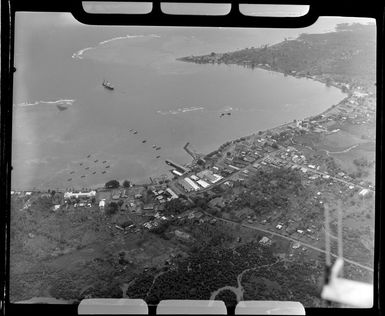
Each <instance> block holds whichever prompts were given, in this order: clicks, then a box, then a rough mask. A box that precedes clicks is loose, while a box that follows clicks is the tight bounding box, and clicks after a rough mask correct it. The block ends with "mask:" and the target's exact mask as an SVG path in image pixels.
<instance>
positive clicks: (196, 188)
mask: <svg viewBox="0 0 385 316" xmlns="http://www.w3.org/2000/svg"><path fill="white" fill-rule="evenodd" d="M184 180H185V181H186V182H187V183H188V184H189V185H190V186H191V187H192V188H193V189H194V190H195V191H198V190H199V189H200V187H199V185H197V184H196V183H195V182H194V181H193V180H191V179H190V178H189V177H186V178H184Z"/></svg>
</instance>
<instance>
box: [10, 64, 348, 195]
mask: <svg viewBox="0 0 385 316" xmlns="http://www.w3.org/2000/svg"><path fill="white" fill-rule="evenodd" d="M181 61H183V62H191V63H195V62H193V61H184V60H181ZM208 64H210V63H208ZM220 64H221V63H218V65H220ZM232 65H235V66H238V67H241V66H243V64H239V63H233V64H232ZM255 68H258V69H261V70H266V71H271V72H275V73H281V74H284V72H282V71H280V70H279V69H272V68H270V67H266V66H263V65H261V66H255ZM250 70H251V69H250ZM285 76H291V77H294V78H297V79H304V78H306V79H310V80H313V81H316V82H319V83H323V84H324V85H326V82H325V81H323V80H322V78H313V77H311V76H298V75H295V74H286V75H285ZM328 86H329V87H334V88H337V89H339V90H340V91H341V92H342V93H343V94H346V96H345V97H344V98H343V99H342V100H340V101H339V102H338V103H337V104H333V105H331V106H329V107H328V108H327V109H326V110H324V111H323V112H321V113H316V114H313V115H310V116H307V117H304V118H301V119H296V120H309V119H311V118H312V117H316V116H319V115H325V114H327V113H328V112H330V111H331V110H333V109H335V108H336V107H338V106H339V105H340V104H341V103H343V102H345V101H346V100H347V99H349V98H350V97H351V95H352V94H353V92H354V91H352V90H351V89H347V90H345V91H343V88H342V87H341V86H340V85H338V84H337V83H336V82H334V81H333V82H331V83H329V85H328ZM293 123H294V122H293V121H291V122H287V123H283V124H280V125H276V126H274V127H270V128H267V129H265V130H263V131H261V132H262V133H263V134H266V133H269V132H274V131H276V130H279V129H282V128H284V127H285V126H289V125H291V124H293ZM253 135H254V136H255V135H256V133H252V134H247V135H243V136H241V137H240V138H249V137H252V136H253ZM235 140H236V139H231V140H227V141H225V142H224V143H221V144H219V145H218V146H217V147H216V148H215V149H214V150H213V151H217V150H220V148H224V147H225V144H229V143H230V144H231V143H233V142H234V141H235ZM182 149H183V148H182ZM208 154H209V153H205V154H204V156H207V155H208ZM192 163H193V160H190V162H188V163H187V166H191V164H192ZM163 175H164V174H163ZM167 175H168V176H169V178H168V179H170V180H171V179H172V175H171V174H167ZM160 176H161V175H159V174H156V175H155V174H154V175H150V176H148V177H146V178H147V181H146V179H143V180H141V181H138V183H134V185H135V186H138V187H140V186H145V185H152V183H151V182H149V178H150V177H151V178H157V177H160ZM126 179H127V178H122V179H115V180H117V181H119V182H122V181H124V180H126ZM86 187H89V188H90V189H92V190H102V189H105V187H104V185H103V184H102V183H98V184H94V185H87V186H86ZM48 189H51V188H46V189H44V188H39V189H31V190H28V189H22V190H17V189H12V191H20V192H26V191H31V192H46V191H47V190H48ZM55 191H57V192H60V191H63V192H65V191H66V190H65V188H59V190H55Z"/></svg>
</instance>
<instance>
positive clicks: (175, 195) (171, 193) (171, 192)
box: [166, 188, 178, 200]
mask: <svg viewBox="0 0 385 316" xmlns="http://www.w3.org/2000/svg"><path fill="white" fill-rule="evenodd" d="M166 192H167V193H168V194H170V195H171V198H170V199H171V200H172V199H177V198H178V195H177V194H176V193H175V192H174V191H173V190H171V189H170V188H167V189H166Z"/></svg>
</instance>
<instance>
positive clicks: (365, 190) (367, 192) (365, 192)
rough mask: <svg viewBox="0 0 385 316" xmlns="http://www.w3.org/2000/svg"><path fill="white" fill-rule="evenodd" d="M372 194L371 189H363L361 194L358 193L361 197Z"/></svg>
mask: <svg viewBox="0 0 385 316" xmlns="http://www.w3.org/2000/svg"><path fill="white" fill-rule="evenodd" d="M369 193H370V190H369V189H362V190H361V191H360V193H358V195H359V196H367V195H368V194H369Z"/></svg>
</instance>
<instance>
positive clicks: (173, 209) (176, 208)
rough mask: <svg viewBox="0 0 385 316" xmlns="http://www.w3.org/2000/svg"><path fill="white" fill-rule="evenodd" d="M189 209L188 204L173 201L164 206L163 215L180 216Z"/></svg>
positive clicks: (181, 201) (179, 200) (177, 200)
mask: <svg viewBox="0 0 385 316" xmlns="http://www.w3.org/2000/svg"><path fill="white" fill-rule="evenodd" d="M188 208H189V206H188V204H187V203H186V201H185V200H183V199H173V200H171V201H167V202H166V203H165V204H164V213H165V214H167V215H174V214H180V213H183V212H184V211H186V210H187V209H188Z"/></svg>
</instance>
